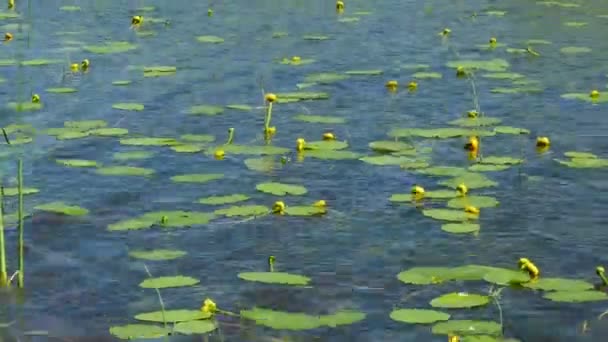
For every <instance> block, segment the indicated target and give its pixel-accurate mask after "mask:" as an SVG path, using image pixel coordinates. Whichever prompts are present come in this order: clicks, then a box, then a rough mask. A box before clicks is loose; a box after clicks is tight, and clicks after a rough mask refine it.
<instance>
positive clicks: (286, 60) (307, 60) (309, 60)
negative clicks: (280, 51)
mask: <svg viewBox="0 0 608 342" xmlns="http://www.w3.org/2000/svg"><path fill="white" fill-rule="evenodd" d="M315 61H316V60H315V59H312V58H300V59H299V60H297V61H294V60H293V59H290V58H283V59H282V60H281V61H280V62H279V63H281V64H283V65H307V64H311V63H314V62H315Z"/></svg>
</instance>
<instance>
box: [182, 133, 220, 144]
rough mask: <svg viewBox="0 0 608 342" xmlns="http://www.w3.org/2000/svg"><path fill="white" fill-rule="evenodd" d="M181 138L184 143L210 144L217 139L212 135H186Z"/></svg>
mask: <svg viewBox="0 0 608 342" xmlns="http://www.w3.org/2000/svg"><path fill="white" fill-rule="evenodd" d="M179 138H180V139H181V140H184V141H188V142H196V143H210V142H214V141H215V137H214V136H213V135H210V134H184V135H182V136H180V137H179Z"/></svg>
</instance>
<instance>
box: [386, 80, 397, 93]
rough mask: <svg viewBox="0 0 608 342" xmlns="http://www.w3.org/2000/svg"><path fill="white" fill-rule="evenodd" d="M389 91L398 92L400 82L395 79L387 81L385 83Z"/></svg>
mask: <svg viewBox="0 0 608 342" xmlns="http://www.w3.org/2000/svg"><path fill="white" fill-rule="evenodd" d="M384 86H385V87H386V88H387V89H388V90H389V91H391V92H396V91H397V88H399V82H397V81H395V80H390V81H388V82H386V84H385V85H384Z"/></svg>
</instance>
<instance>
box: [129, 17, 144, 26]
mask: <svg viewBox="0 0 608 342" xmlns="http://www.w3.org/2000/svg"><path fill="white" fill-rule="evenodd" d="M143 21H144V17H143V16H141V15H134V16H133V17H131V25H140V24H141V23H142V22H143Z"/></svg>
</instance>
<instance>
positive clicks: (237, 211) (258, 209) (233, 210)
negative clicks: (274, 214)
mask: <svg viewBox="0 0 608 342" xmlns="http://www.w3.org/2000/svg"><path fill="white" fill-rule="evenodd" d="M213 213H214V214H215V215H218V216H227V217H234V216H262V215H266V214H268V213H270V208H268V207H265V206H263V205H239V206H232V207H228V208H224V209H218V210H216V211H214V212H213Z"/></svg>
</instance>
